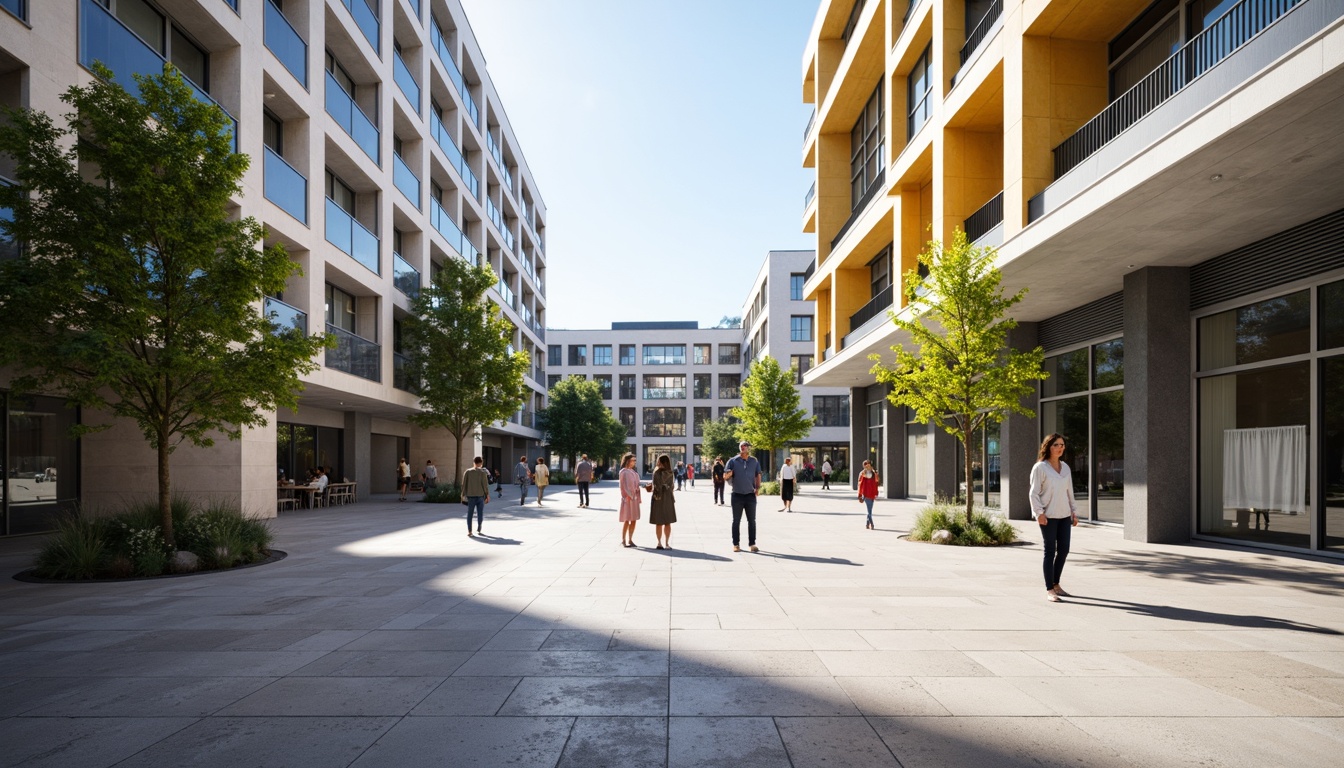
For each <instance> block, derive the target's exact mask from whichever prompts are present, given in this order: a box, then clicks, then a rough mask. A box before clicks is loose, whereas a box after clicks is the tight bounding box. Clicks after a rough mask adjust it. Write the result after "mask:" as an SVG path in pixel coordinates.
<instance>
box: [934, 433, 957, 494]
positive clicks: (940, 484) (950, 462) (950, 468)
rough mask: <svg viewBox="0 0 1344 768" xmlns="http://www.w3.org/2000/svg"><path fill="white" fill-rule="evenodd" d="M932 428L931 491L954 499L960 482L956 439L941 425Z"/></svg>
mask: <svg viewBox="0 0 1344 768" xmlns="http://www.w3.org/2000/svg"><path fill="white" fill-rule="evenodd" d="M932 430H933V492H934V493H935V494H937V495H938V496H942V497H946V498H948V499H954V498H956V496H957V489H958V488H960V487H961V483H962V476H961V472H960V471H958V470H957V439H956V438H955V437H953V436H951V435H949V434H947V432H946V431H945V430H943V428H942V427H939V426H933V427H932ZM930 501H932V499H930Z"/></svg>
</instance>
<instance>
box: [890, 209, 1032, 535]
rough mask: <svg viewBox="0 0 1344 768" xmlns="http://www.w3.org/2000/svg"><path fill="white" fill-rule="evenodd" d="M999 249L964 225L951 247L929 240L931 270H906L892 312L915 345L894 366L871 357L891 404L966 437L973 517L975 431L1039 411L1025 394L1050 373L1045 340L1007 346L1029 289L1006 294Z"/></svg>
mask: <svg viewBox="0 0 1344 768" xmlns="http://www.w3.org/2000/svg"><path fill="white" fill-rule="evenodd" d="M994 255H995V252H994V249H992V248H977V247H975V246H973V245H971V244H970V243H968V242H967V241H966V233H964V232H962V231H961V230H957V232H956V235H955V236H954V238H953V241H952V244H951V246H949V247H946V248H944V247H943V244H942V243H941V242H939V241H937V240H934V241H932V242H930V243H929V247H928V249H927V250H925V251H924V252H922V253H920V254H919V263H920V264H923V265H925V266H927V267H928V272H929V274H928V276H926V277H921V276H920V275H919V273H918V272H916V271H914V270H911V271H910V272H908V273H906V275H905V281H906V282H905V297H906V301H907V304H908V308H909V313H908V316H906V314H904V313H902V314H895V313H893V314H892V322H894V323H895V324H896V327H897V328H899V329H900V330H902V331H904V332H906V333H908V334H910V340H911V346H912V348H913V349H906V348H905V347H904V346H903V345H901V344H897V345H896V346H894V347H892V348H891V349H892V351H893V352H895V353H896V362H895V364H894V365H891V366H887V365H885V364H883V363H882V358H881V356H880V355H876V354H874V355H871V356H870V359H872V360H873V362H874V365H873V373H874V374H876V375H877V380H878V381H879V382H882V383H884V384H890V385H891V388H892V389H891V394H890V395H889V396H888V399H889V400H890V401H891V402H892V404H894V405H897V406H902V407H906V408H911V409H913V410H914V412H915V415H916V417H917V418H918V419H919V420H920V421H923V422H926V423H928V422H932V423H933V424H935V425H937V426H938V427H939V428H940V429H942V430H943V431H945V432H947V433H948V434H949V435H952V436H953V437H955V438H957V440H959V441H961V444H962V448H963V453H962V455H963V456H965V457H966V461H965V464H966V467H965V470H966V472H965V478H964V479H965V482H966V521H967V522H968V523H969V522H970V521H971V512H972V509H973V508H974V498H975V494H974V493H973V489H974V488H975V485H974V478H973V477H972V468H973V464H974V458H975V456H976V455H977V453H978V452H977V450H976V448H977V446H976V444H975V443H976V440H975V437H976V433H977V432H979V430H981V429H982V428H984V426H985V425H986V424H990V423H997V422H1001V421H1003V419H1004V417H1005V416H1007V415H1008V414H1010V413H1020V414H1022V415H1024V416H1027V417H1032V416H1035V415H1036V414H1035V413H1034V412H1033V411H1032V410H1031V409H1029V408H1027V407H1025V406H1023V405H1022V398H1024V397H1026V396H1027V395H1029V394H1031V392H1032V389H1033V386H1034V383H1035V382H1036V381H1039V380H1041V379H1044V378H1045V377H1046V374H1045V373H1044V372H1043V371H1042V369H1041V362H1042V360H1043V358H1044V355H1043V354H1042V352H1041V349H1040V347H1037V348H1036V349H1033V350H1030V351H1024V350H1015V349H1010V348H1009V347H1008V344H1007V339H1008V331H1010V330H1012V329H1013V328H1016V327H1017V321H1015V320H1013V319H1012V318H1011V317H1008V310H1010V309H1011V308H1012V307H1013V305H1014V304H1017V303H1018V302H1019V301H1021V300H1022V297H1023V296H1025V295H1026V293H1027V289H1026V288H1023V289H1022V290H1020V291H1018V292H1017V293H1015V294H1013V295H1012V296H1005V295H1004V292H1003V287H1002V286H1001V285H1000V280H1001V278H1000V275H999V270H998V269H996V268H995V267H994Z"/></svg>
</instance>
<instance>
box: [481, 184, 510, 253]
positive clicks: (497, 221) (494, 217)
mask: <svg viewBox="0 0 1344 768" xmlns="http://www.w3.org/2000/svg"><path fill="white" fill-rule="evenodd" d="M485 212H486V213H487V214H489V215H490V221H491V222H493V223H494V225H495V229H497V230H499V236H500V237H501V238H503V240H504V245H505V246H506V247H507V248H508V249H509V250H510V251H512V250H513V233H512V232H510V231H509V228H508V227H506V226H504V214H502V213H500V210H499V208H496V207H495V201H493V200H491V199H490V198H488V197H487V198H486V199H485Z"/></svg>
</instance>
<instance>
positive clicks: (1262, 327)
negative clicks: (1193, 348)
mask: <svg viewBox="0 0 1344 768" xmlns="http://www.w3.org/2000/svg"><path fill="white" fill-rule="evenodd" d="M1310 350H1311V292H1310V291H1305V290H1304V291H1297V292H1296V293H1290V294H1288V295H1286V296H1277V297H1275V298H1272V299H1266V300H1265V301H1259V302H1256V303H1254V304H1247V305H1246V306H1244V307H1238V308H1236V309H1229V310H1228V311H1226V312H1219V313H1218V314H1216V315H1210V316H1208V317H1203V318H1200V320H1199V370H1201V371H1209V370H1213V369H1215V368H1227V367H1229V366H1233V365H1246V364H1248V363H1259V362H1264V361H1266V360H1273V359H1274V358H1277V357H1288V356H1291V355H1301V354H1304V353H1306V352H1309V351H1310Z"/></svg>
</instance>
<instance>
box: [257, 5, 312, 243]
mask: <svg viewBox="0 0 1344 768" xmlns="http://www.w3.org/2000/svg"><path fill="white" fill-rule="evenodd" d="M267 5H270V3H269V2H268V3H267ZM265 149H266V155H265V157H264V159H263V160H262V177H263V178H262V194H264V195H265V196H266V199H267V200H270V201H271V202H272V203H275V204H276V205H278V206H280V209H281V210H283V211H284V212H285V213H288V214H289V215H290V216H293V217H294V218H295V219H298V221H299V222H300V223H302V224H307V223H308V179H306V178H304V175H303V174H302V173H299V172H298V171H296V170H294V166H292V165H290V164H289V163H287V162H285V159H284V158H283V157H281V156H280V155H278V154H276V152H275V150H273V149H271V148H270V147H266V148H265Z"/></svg>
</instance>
